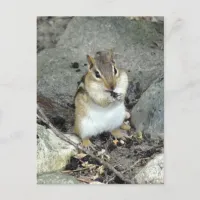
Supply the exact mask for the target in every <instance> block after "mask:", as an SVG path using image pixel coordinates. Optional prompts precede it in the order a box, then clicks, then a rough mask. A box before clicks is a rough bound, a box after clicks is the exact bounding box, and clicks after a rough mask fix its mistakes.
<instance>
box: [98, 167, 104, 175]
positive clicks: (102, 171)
mask: <svg viewBox="0 0 200 200" xmlns="http://www.w3.org/2000/svg"><path fill="white" fill-rule="evenodd" d="M97 172H98V173H99V174H100V175H101V174H103V173H104V166H103V165H101V166H100V167H99V168H98V169H97Z"/></svg>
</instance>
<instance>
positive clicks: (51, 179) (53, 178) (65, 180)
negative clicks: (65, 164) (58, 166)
mask: <svg viewBox="0 0 200 200" xmlns="http://www.w3.org/2000/svg"><path fill="white" fill-rule="evenodd" d="M37 183H38V184H79V181H78V180H76V178H74V177H73V176H69V175H67V174H64V173H61V172H54V173H45V174H41V175H38V176H37Z"/></svg>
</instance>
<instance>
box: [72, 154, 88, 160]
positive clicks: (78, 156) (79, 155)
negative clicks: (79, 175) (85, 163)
mask: <svg viewBox="0 0 200 200" xmlns="http://www.w3.org/2000/svg"><path fill="white" fill-rule="evenodd" d="M85 156H87V154H84V153H79V154H76V155H75V156H74V158H77V159H81V158H84V157H85Z"/></svg>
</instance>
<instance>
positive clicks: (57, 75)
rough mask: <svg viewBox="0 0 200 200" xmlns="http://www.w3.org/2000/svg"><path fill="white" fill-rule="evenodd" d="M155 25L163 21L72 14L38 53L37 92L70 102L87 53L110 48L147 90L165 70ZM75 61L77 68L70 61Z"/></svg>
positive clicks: (133, 78) (160, 26)
mask: <svg viewBox="0 0 200 200" xmlns="http://www.w3.org/2000/svg"><path fill="white" fill-rule="evenodd" d="M158 29H163V25H162V24H161V25H160V24H155V23H150V22H145V21H142V22H138V21H132V20H129V19H127V18H125V17H97V18H94V17H74V18H73V19H72V20H71V21H70V22H69V24H68V26H67V29H66V30H65V32H64V34H63V35H62V36H61V38H60V40H59V41H58V43H57V45H56V47H55V48H52V49H46V50H44V51H41V52H40V53H39V54H38V58H37V62H38V63H37V66H38V70H37V71H38V85H37V89H38V96H44V97H45V98H49V99H51V100H53V101H55V102H59V103H62V104H66V102H68V103H72V102H73V96H74V94H75V91H76V88H77V82H78V81H79V80H80V78H81V76H82V75H83V74H84V73H85V72H86V71H87V66H84V64H85V63H86V54H91V55H93V54H94V53H95V52H96V51H99V50H104V49H110V48H113V49H114V52H115V53H116V55H115V59H116V62H117V64H118V66H119V67H122V68H125V69H126V70H127V72H128V76H129V80H130V81H133V82H134V83H138V82H139V84H140V88H141V91H144V90H146V89H147V88H148V87H149V85H150V84H151V83H152V81H153V80H155V78H157V77H158V76H160V75H161V74H163V72H164V67H163V63H164V61H163V58H164V54H163V50H162V49H160V47H159V44H163V34H162V33H160V32H159V31H158ZM74 62H77V63H78V65H79V68H78V71H77V68H73V67H72V65H71V63H74ZM73 66H74V65H73ZM75 67H76V66H75ZM79 70H80V71H79ZM130 101H132V99H130ZM63 115H64V113H63Z"/></svg>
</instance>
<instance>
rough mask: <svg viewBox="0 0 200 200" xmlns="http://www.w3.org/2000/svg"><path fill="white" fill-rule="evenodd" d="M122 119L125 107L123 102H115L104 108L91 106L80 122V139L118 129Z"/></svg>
mask: <svg viewBox="0 0 200 200" xmlns="http://www.w3.org/2000/svg"><path fill="white" fill-rule="evenodd" d="M124 118H125V106H124V103H123V102H115V103H113V104H111V105H109V106H108V107H106V108H102V107H100V106H98V105H96V104H92V105H90V107H89V109H88V112H87V116H86V117H84V118H83V120H82V122H81V137H82V138H87V137H91V136H95V135H97V134H99V133H102V132H104V131H112V130H114V129H116V128H119V127H120V126H121V125H122V123H123V121H124Z"/></svg>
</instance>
